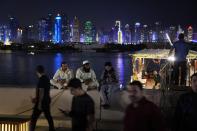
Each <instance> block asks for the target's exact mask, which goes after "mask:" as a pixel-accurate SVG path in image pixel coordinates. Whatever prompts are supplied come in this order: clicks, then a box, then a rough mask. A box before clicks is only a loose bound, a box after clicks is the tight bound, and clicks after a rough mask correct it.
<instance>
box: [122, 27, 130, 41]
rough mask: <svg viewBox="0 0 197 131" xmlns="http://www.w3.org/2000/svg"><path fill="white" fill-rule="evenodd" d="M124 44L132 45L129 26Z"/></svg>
mask: <svg viewBox="0 0 197 131" xmlns="http://www.w3.org/2000/svg"><path fill="white" fill-rule="evenodd" d="M124 36H125V37H124V43H125V44H130V43H131V29H130V26H129V24H126V25H125V35H124Z"/></svg>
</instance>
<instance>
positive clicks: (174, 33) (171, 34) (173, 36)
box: [168, 26, 177, 42]
mask: <svg viewBox="0 0 197 131" xmlns="http://www.w3.org/2000/svg"><path fill="white" fill-rule="evenodd" d="M168 35H169V37H170V40H171V41H172V42H174V41H176V37H177V30H176V27H175V26H170V28H169V30H168Z"/></svg>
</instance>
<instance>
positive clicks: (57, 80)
mask: <svg viewBox="0 0 197 131" xmlns="http://www.w3.org/2000/svg"><path fill="white" fill-rule="evenodd" d="M71 78H73V72H72V70H71V69H69V67H68V65H67V64H66V62H62V63H61V68H59V69H58V70H57V71H56V73H55V75H54V76H53V79H51V80H50V83H51V85H53V86H55V87H56V88H58V89H62V88H65V87H66V86H67V84H68V82H69V81H70V79H71Z"/></svg>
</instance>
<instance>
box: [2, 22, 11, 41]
mask: <svg viewBox="0 0 197 131" xmlns="http://www.w3.org/2000/svg"><path fill="white" fill-rule="evenodd" d="M10 37H11V30H10V29H9V28H8V26H6V25H3V26H0V41H1V42H3V43H4V44H5V45H10Z"/></svg>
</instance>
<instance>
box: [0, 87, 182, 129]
mask: <svg viewBox="0 0 197 131" xmlns="http://www.w3.org/2000/svg"><path fill="white" fill-rule="evenodd" d="M87 93H88V94H89V95H90V96H91V97H92V98H93V100H94V102H95V110H96V120H97V129H98V130H99V131H121V130H122V122H123V117H124V109H125V108H126V106H127V105H128V104H129V103H130V101H129V98H128V94H127V92H126V91H124V90H123V91H120V90H118V91H116V92H114V93H113V95H112V98H111V107H110V109H103V108H101V107H100V95H99V93H98V91H96V90H92V91H88V92H87ZM181 93H182V92H171V93H167V94H166V96H165V97H166V98H167V97H168V99H171V100H170V101H169V100H167V99H166V101H165V102H167V103H168V104H167V105H165V104H166V103H163V105H162V103H161V98H162V97H163V96H162V92H161V91H160V90H144V94H145V96H146V97H147V98H148V99H149V100H151V101H153V102H154V103H156V104H157V105H158V106H160V107H161V108H163V107H162V106H166V107H168V108H171V107H174V103H176V99H177V98H178V96H179V94H181ZM34 94H35V88H33V87H13V86H12V87H3V86H1V87H0V105H1V107H0V117H1V116H4V117H5V116H8V117H13V118H14V117H20V118H29V119H30V115H31V113H32V110H31V109H32V107H33V104H32V103H31V98H32V97H33V95H34ZM50 95H51V98H52V102H51V112H52V116H53V119H54V123H55V127H56V128H57V131H62V130H69V129H71V119H70V118H69V117H65V116H64V115H63V114H62V113H61V112H60V111H59V110H58V108H61V109H64V110H70V108H71V102H72V97H73V96H72V95H71V94H70V91H69V90H57V89H51V92H50ZM169 102H172V103H173V104H172V103H169ZM47 127H48V125H47V121H46V119H45V118H44V116H43V115H42V116H41V118H40V119H39V120H38V123H37V130H36V131H47V129H48V128H47Z"/></svg>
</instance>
